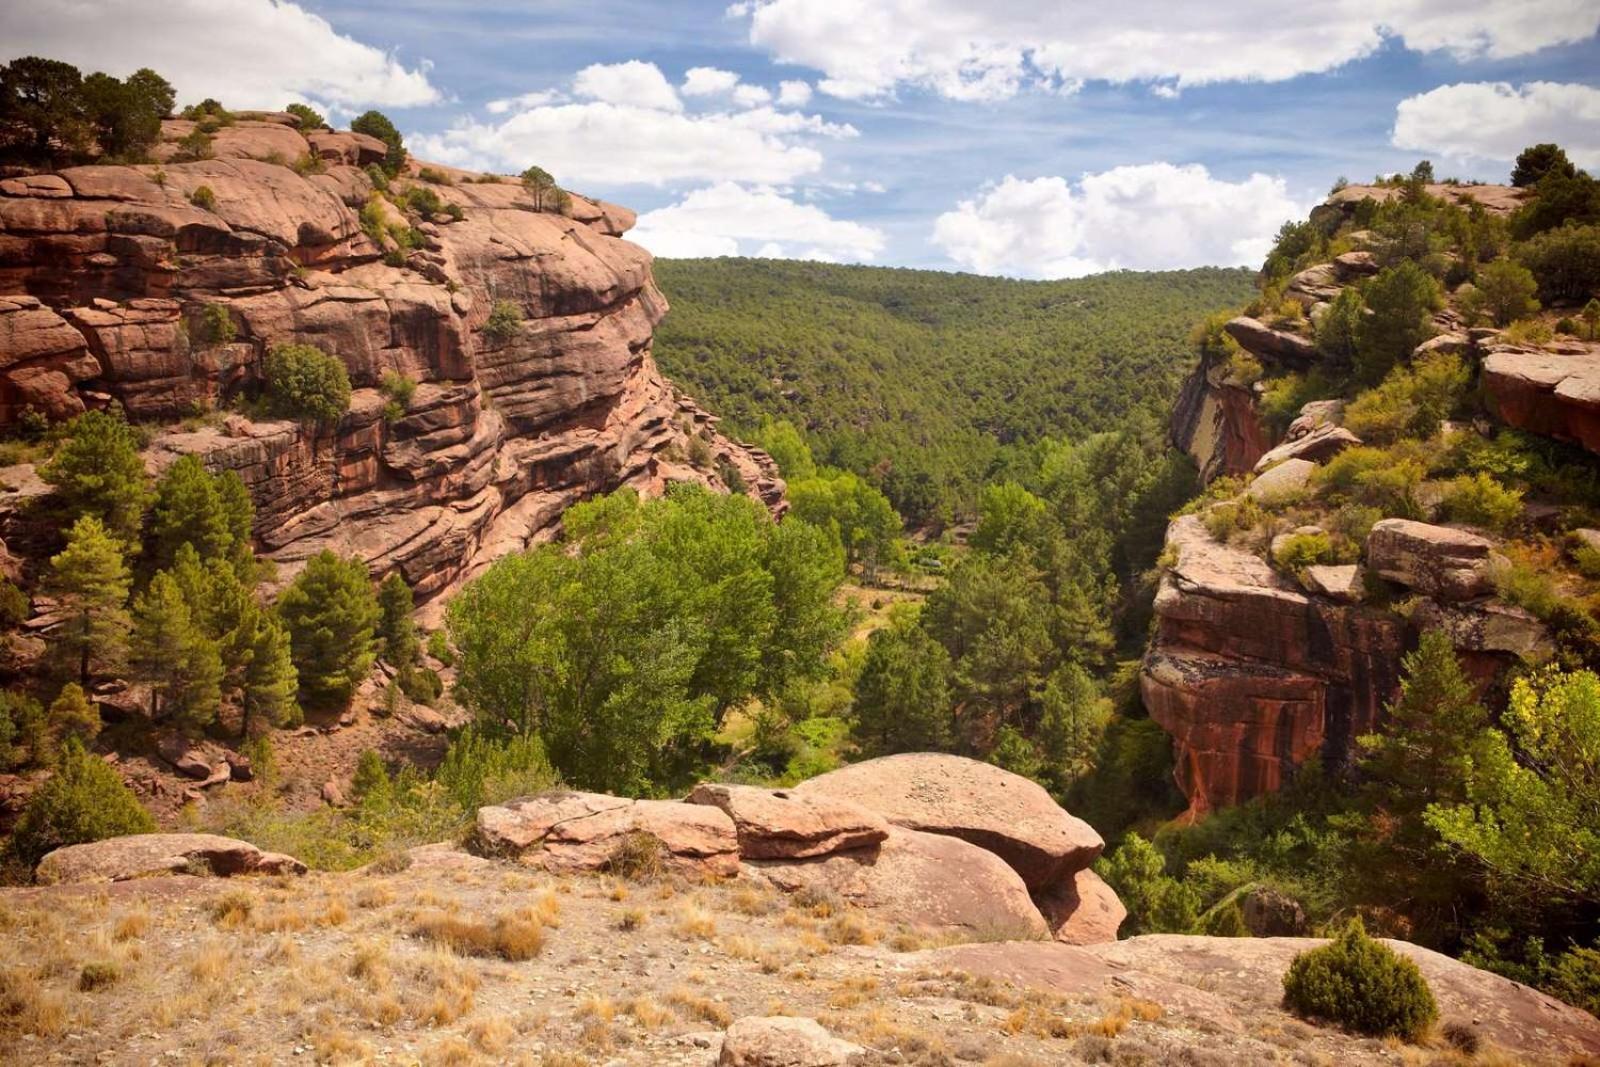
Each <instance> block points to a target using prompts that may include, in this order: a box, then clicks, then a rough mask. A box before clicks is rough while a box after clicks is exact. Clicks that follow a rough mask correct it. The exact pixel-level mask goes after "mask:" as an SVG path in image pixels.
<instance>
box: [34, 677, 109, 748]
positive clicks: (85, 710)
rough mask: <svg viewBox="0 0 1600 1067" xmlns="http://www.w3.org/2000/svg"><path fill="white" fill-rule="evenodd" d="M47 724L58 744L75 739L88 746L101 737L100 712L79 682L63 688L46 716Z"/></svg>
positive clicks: (70, 683) (69, 683)
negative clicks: (68, 739)
mask: <svg viewBox="0 0 1600 1067" xmlns="http://www.w3.org/2000/svg"><path fill="white" fill-rule="evenodd" d="M45 722H46V723H47V724H48V726H49V729H50V736H51V737H52V738H54V739H55V741H56V743H57V744H60V743H61V742H63V741H65V740H66V739H67V738H69V737H75V738H77V739H78V740H79V741H80V742H82V743H83V744H85V745H88V744H90V743H92V742H93V741H94V739H95V738H96V737H99V736H100V726H101V723H100V710H99V708H97V707H95V705H93V704H91V703H90V702H89V698H88V697H87V696H85V695H84V692H83V687H82V686H80V685H78V683H77V682H68V683H67V684H66V685H64V686H62V687H61V693H60V694H59V695H58V696H57V697H56V699H55V701H54V702H53V703H51V705H50V710H49V712H47V713H46V715H45Z"/></svg>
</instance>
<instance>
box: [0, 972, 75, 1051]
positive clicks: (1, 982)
mask: <svg viewBox="0 0 1600 1067" xmlns="http://www.w3.org/2000/svg"><path fill="white" fill-rule="evenodd" d="M66 1028H67V1006H66V1001H65V999H64V998H63V997H62V996H61V994H60V993H57V992H55V991H54V990H50V989H46V988H45V987H44V986H43V985H42V984H40V982H39V980H38V979H37V978H36V977H34V976H33V975H32V974H30V973H29V972H28V971H26V970H24V969H23V968H21V967H8V968H6V969H4V970H0V1034H3V1033H6V1032H8V1031H9V1032H13V1033H20V1034H33V1035H35V1036H37V1037H56V1036H58V1035H59V1034H61V1033H62V1032H63V1031H65V1030H66Z"/></svg>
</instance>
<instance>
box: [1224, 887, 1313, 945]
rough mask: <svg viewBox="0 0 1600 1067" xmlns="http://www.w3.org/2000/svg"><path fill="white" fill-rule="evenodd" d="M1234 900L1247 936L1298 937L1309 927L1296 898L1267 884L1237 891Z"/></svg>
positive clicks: (1303, 910)
mask: <svg viewBox="0 0 1600 1067" xmlns="http://www.w3.org/2000/svg"><path fill="white" fill-rule="evenodd" d="M1238 904H1239V914H1240V916H1241V917H1242V918H1243V919H1244V927H1245V929H1246V930H1249V931H1250V936H1251V937H1301V936H1303V935H1305V934H1306V933H1308V932H1309V931H1310V929H1311V924H1310V923H1309V922H1308V921H1307V920H1306V913H1305V909H1304V908H1302V907H1301V906H1300V904H1299V902H1298V901H1296V900H1295V899H1294V898H1293V897H1290V896H1286V895H1284V894H1283V893H1280V892H1279V891H1278V890H1276V889H1273V888H1272V887H1271V886H1264V885H1258V886H1252V887H1251V888H1249V889H1247V890H1245V891H1244V892H1243V893H1241V894H1239V900H1238Z"/></svg>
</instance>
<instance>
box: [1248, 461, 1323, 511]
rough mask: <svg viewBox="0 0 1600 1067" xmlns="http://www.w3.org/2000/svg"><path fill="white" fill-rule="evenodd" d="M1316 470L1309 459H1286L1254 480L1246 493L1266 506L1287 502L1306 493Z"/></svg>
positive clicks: (1315, 466)
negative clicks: (1267, 504)
mask: <svg viewBox="0 0 1600 1067" xmlns="http://www.w3.org/2000/svg"><path fill="white" fill-rule="evenodd" d="M1316 469H1317V465H1316V464H1315V463H1313V462H1311V461H1310V460H1309V459H1286V460H1284V461H1283V462H1282V463H1280V464H1278V465H1277V466H1276V467H1272V468H1269V469H1268V470H1265V471H1262V472H1261V473H1260V474H1258V475H1256V476H1255V477H1254V478H1252V479H1251V480H1250V484H1249V486H1248V487H1246V489H1245V492H1246V493H1248V494H1249V495H1250V496H1251V497H1253V498H1255V499H1256V500H1259V501H1261V502H1262V503H1264V504H1265V503H1273V502H1276V501H1281V500H1287V499H1289V498H1290V497H1293V496H1296V495H1298V494H1300V493H1303V492H1305V491H1306V487H1307V486H1308V485H1310V484H1311V475H1312V474H1313V473H1315V472H1316Z"/></svg>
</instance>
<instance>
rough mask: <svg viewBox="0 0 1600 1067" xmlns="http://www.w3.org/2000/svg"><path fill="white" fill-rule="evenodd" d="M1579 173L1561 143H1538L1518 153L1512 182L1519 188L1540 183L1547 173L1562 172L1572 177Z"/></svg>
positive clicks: (1513, 168)
mask: <svg viewBox="0 0 1600 1067" xmlns="http://www.w3.org/2000/svg"><path fill="white" fill-rule="evenodd" d="M1577 173H1578V168H1577V167H1575V166H1573V164H1572V160H1570V159H1568V158H1567V153H1566V152H1565V151H1564V150H1563V149H1562V148H1561V146H1560V145H1554V144H1536V145H1532V146H1530V147H1528V148H1524V149H1523V150H1522V151H1521V152H1519V153H1518V154H1517V162H1516V165H1515V166H1513V167H1512V168H1511V184H1512V185H1513V186H1515V187H1516V188H1518V189H1526V188H1528V187H1529V186H1532V185H1538V184H1539V182H1540V181H1542V180H1543V179H1544V176H1545V175H1546V174H1560V175H1562V176H1563V177H1567V178H1571V177H1573V176H1575V175H1576V174H1577Z"/></svg>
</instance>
